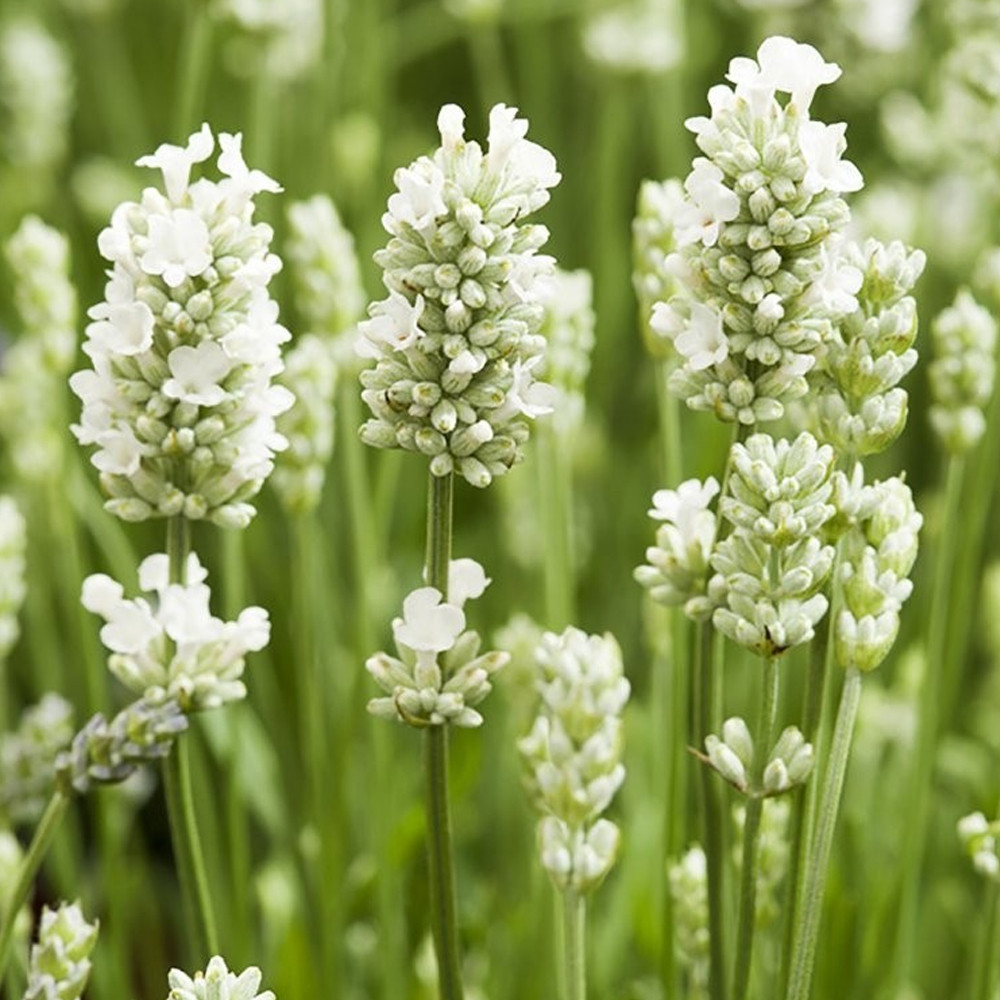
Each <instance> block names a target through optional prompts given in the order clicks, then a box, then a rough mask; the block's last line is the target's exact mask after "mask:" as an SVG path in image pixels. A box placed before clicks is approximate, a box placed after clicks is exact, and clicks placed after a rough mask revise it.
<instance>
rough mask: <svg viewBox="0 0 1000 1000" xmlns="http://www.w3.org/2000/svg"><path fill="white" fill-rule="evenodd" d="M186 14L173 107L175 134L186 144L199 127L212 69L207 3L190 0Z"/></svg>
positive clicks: (209, 16) (210, 24)
mask: <svg viewBox="0 0 1000 1000" xmlns="http://www.w3.org/2000/svg"><path fill="white" fill-rule="evenodd" d="M186 7H187V9H186V11H185V15H184V16H185V25H184V37H183V39H182V41H181V47H180V59H179V63H178V67H177V77H176V79H177V80H178V81H179V87H180V94H179V98H178V101H177V104H176V105H175V107H176V109H177V112H176V114H177V117H176V119H175V120H174V135H176V136H177V140H178V142H181V143H183V142H185V141H186V140H187V137H188V135H189V134H190V133H191V132H193V131H194V130H195V129H197V127H198V118H199V117H200V115H201V111H200V110H199V109H201V108H202V107H203V105H204V103H205V94H206V93H207V91H208V77H209V71H210V70H211V67H212V18H211V15H210V14H209V10H208V0H189V2H188V3H187V5H186Z"/></svg>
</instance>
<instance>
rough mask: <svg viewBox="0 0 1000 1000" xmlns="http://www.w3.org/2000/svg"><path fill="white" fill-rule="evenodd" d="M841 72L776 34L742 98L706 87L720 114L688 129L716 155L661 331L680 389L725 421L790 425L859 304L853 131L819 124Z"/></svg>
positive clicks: (744, 67) (693, 210)
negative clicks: (851, 238) (849, 148)
mask: <svg viewBox="0 0 1000 1000" xmlns="http://www.w3.org/2000/svg"><path fill="white" fill-rule="evenodd" d="M839 76H840V67H839V66H837V65H836V64H834V63H827V62H824V60H823V57H822V56H821V55H820V54H819V52H817V51H816V49H814V48H813V47H812V46H810V45H801V44H798V43H797V42H795V41H793V40H792V39H790V38H784V37H780V36H779V37H772V38H768V39H766V40H765V41H764V42H763V43H762V44H761V46H760V48H759V50H758V52H757V60H756V61H754V60H752V59H747V58H738V59H733V60H732V62H731V63H730V65H729V73H728V74H727V79H728V80H730V81H731V82H732V83H733V84H735V89H731V88H729V87H727V86H725V85H719V86H715V87H713V88H712V89H711V90H710V91H709V95H708V98H709V105H710V107H711V115H710V117H707V118H706V117H699V118H692V119H689V120H688V121H687V122H686V125H687V127H688V128H689V129H690V130H691V131H692V132H693V133H694V134H695V137H696V142H697V143H698V146H699V148H700V149H701V150H702V152H703V153H704V154H705V156H704V157H698V158H697V159H695V161H694V164H693V169H692V171H691V173H690V174H689V175H688V177H687V179H686V181H685V182H684V189H685V192H686V195H687V197H686V199H685V202H684V204H683V205H682V206H681V207H680V209H679V210H678V211H677V214H676V218H675V235H676V240H677V244H678V247H679V248H680V249H679V250H678V252H677V253H675V254H672V255H671V256H670V258H669V259H668V264H667V266H668V269H669V270H670V271H671V272H672V273H673V274H675V275H676V276H677V277H678V279H679V281H680V283H681V284H682V286H683V287H682V289H681V290H680V291H679V292H678V293H677V294H675V295H674V296H673V297H671V298H670V299H669V300H668V301H667V302H663V303H659V304H658V305H657V306H656V311H655V313H654V317H653V328H654V330H655V331H656V332H658V333H659V334H660V335H661V336H663V337H666V338H667V339H669V340H671V341H672V342H673V344H674V347H675V348H676V349H677V352H678V353H679V355H680V356H681V358H682V359H683V363H682V365H681V366H680V367H679V368H678V369H677V370H676V371H675V372H674V373H673V374H672V376H671V378H670V387H671V390H672V391H673V392H674V393H676V394H677V395H679V396H680V397H682V398H683V399H684V400H686V402H687V404H688V406H690V407H691V408H693V409H696V410H706V411H710V412H713V413H715V415H716V416H717V417H719V418H720V419H721V420H725V421H739V422H740V423H743V424H755V423H760V422H763V421H769V420H777V419H778V418H780V417H781V416H782V414H783V413H784V409H785V404H786V403H787V402H788V401H790V400H793V399H797V398H800V397H801V396H803V395H805V393H806V391H807V382H806V374H807V373H808V372H809V371H810V370H811V369H812V367H813V365H814V364H815V362H816V350H817V348H818V347H819V346H820V344H821V343H822V342H823V340H824V339H825V338H826V337H827V336H828V335H829V332H830V329H831V325H832V324H833V323H835V322H836V321H837V320H839V319H840V318H841V317H842V316H843V315H844V314H845V313H849V312H851V311H853V310H854V309H855V308H857V303H856V301H855V300H854V298H853V292H855V291H857V275H856V273H855V272H854V271H853V270H851V269H845V268H843V267H841V266H840V264H839V262H838V261H837V259H836V255H835V254H834V253H833V252H832V251H833V243H834V237H835V235H836V234H837V233H838V232H839V231H840V230H842V229H843V227H844V226H845V225H846V223H847V221H848V218H849V214H850V213H849V210H848V208H847V204H846V202H845V201H844V199H843V198H842V197H841V195H842V194H843V193H845V192H850V191H857V190H859V189H860V188H861V187H862V183H863V182H862V179H861V174H860V173H859V172H858V170H857V168H856V167H855V166H854V164H852V163H850V162H848V161H847V160H842V159H841V155H842V153H843V151H844V148H845V146H846V141H845V139H844V133H845V129H846V127H845V126H844V125H843V124H837V125H826V124H824V123H822V122H819V121H814V120H812V119H810V117H809V108H810V104H811V102H812V99H813V96H814V95H815V92H816V90H817V88H818V87H820V86H821V85H823V84H827V83H832V82H833V81H834V80H836V79H837V78H838V77H839ZM778 93H784V94H789V95H790V97H789V100H788V101H787V102H786V103H781V102H780V101H778V100H777V98H776V96H775V95H776V94H778Z"/></svg>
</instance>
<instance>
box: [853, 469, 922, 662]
mask: <svg viewBox="0 0 1000 1000" xmlns="http://www.w3.org/2000/svg"><path fill="white" fill-rule="evenodd" d="M861 489H862V490H863V492H864V494H865V495H864V496H863V497H862V499H861V500H860V501H858V504H857V509H858V514H857V517H856V527H855V528H854V529H853V530H852V531H851V532H850V534H848V535H847V536H846V537H845V539H844V543H843V545H844V548H843V552H844V559H843V562H842V564H841V566H840V585H841V588H842V592H843V603H842V606H841V611H840V614H839V615H838V616H837V622H836V626H835V629H834V651H835V654H836V657H837V661H838V663H840V665H841V666H842V667H844V668H847V667H855V668H857V669H858V670H863V671H867V670H874V669H875V668H876V667H877V666H878V665H879V664H880V663H881V662H882V661H883V660H884V659H885V657H886V656H887V655H888V653H889V650H890V649H891V648H892V645H893V643H894V642H895V641H896V636H897V634H898V632H899V614H900V611H901V609H902V606H903V603H904V602H905V601H906V600H907V598H908V597H909V596H910V594H911V593H912V591H913V584H912V583H911V582H910V579H909V575H910V571H911V570H912V569H913V564H914V562H915V561H916V558H917V548H918V534H919V531H920V528H921V525H922V524H923V517H922V516H921V515H920V513H919V512H918V511H917V509H916V507H915V506H914V504H913V494H912V493H911V492H910V488H909V487H908V486H907V485H906V483H905V482H904V481H903V480H902V479H901V478H900V477H898V476H897V477H893V478H891V479H887V480H885V481H884V482H877V483H874V484H873V485H872V486H870V487H862V488H861Z"/></svg>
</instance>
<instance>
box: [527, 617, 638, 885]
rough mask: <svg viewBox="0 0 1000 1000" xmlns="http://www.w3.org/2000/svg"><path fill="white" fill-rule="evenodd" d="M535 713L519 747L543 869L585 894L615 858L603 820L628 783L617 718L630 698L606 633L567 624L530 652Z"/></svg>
mask: <svg viewBox="0 0 1000 1000" xmlns="http://www.w3.org/2000/svg"><path fill="white" fill-rule="evenodd" d="M535 658H536V661H537V664H538V668H539V676H538V681H537V687H538V692H539V694H540V695H541V705H540V707H539V714H538V716H537V718H536V719H535V722H534V725H533V726H532V728H531V731H530V732H529V733H528V735H527V736H525V737H523V738H522V739H521V740H520V741H519V743H518V748H519V749H520V751H521V756H522V758H523V759H524V762H525V764H526V765H527V767H528V769H529V770H528V778H527V783H528V788H529V790H530V792H531V794H532V797H533V798H534V800H535V804H536V806H537V808H538V809H539V811H540V812H542V813H543V819H542V820H541V821H540V823H539V826H538V846H539V852H540V855H541V860H542V865H543V867H544V868H545V870H546V871H547V872H548V874H549V876H550V878H551V879H552V880H553V882H554V883H555V884H556V885H557V886H558V887H559V888H564V889H565V888H572V889H573V890H575V891H577V892H588V891H590V890H592V889H594V888H596V886H597V885H599V884H600V882H601V881H602V880H603V878H604V876H605V875H607V873H608V872H609V871H610V869H611V866H612V864H613V863H614V860H615V852H616V849H617V846H618V839H619V835H618V829H617V827H616V826H615V825H614V824H613V823H611V822H609V821H608V820H606V819H602V818H600V815H601V813H603V812H604V810H605V809H607V807H608V805H609V804H610V802H611V800H612V798H613V797H614V795H615V793H616V792H617V791H618V789H619V788H620V787H621V784H622V782H623V781H624V780H625V767H624V765H623V764H622V761H621V756H622V720H621V713H622V710H623V709H624V706H625V703H626V701H628V696H629V683H628V681H627V680H626V679H625V678H624V676H623V675H622V660H621V651H620V650H619V648H618V643H617V642H616V641H615V640H614V638H613V637H612V636H611V635H604V636H599V635H590V636H588V635H587V634H586V633H584V632H582V631H580V629H577V628H573V627H569V628H567V629H566V630H565V631H564V632H563V633H562V634H561V635H556V634H555V633H552V632H546V633H545V634H544V635H543V636H542V639H541V642H540V643H539V645H538V648H537V649H536V651H535Z"/></svg>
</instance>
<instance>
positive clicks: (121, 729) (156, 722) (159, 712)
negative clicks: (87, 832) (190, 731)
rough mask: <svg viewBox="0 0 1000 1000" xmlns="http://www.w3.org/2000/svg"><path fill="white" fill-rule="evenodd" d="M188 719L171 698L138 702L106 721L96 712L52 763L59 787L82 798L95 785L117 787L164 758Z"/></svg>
mask: <svg viewBox="0 0 1000 1000" xmlns="http://www.w3.org/2000/svg"><path fill="white" fill-rule="evenodd" d="M187 726H188V720H187V715H186V714H185V713H184V711H183V709H182V708H181V706H180V705H179V704H178V703H177V701H176V700H174V699H173V698H168V699H166V700H157V701H155V702H154V701H148V700H146V699H145V698H139V699H137V700H136V701H134V702H132V704H131V705H129V706H127V707H126V708H123V709H122V710H121V711H120V712H119V713H118V714H117V715H116V716H115V717H114V718H113V719H112V720H111V721H110V722H108V721H107V719H105V717H104V716H103V715H102V714H100V713H98V714H97V715H95V716H93V718H91V719H90V721H89V722H88V723H87V724H86V725H85V726H84V727H83V729H81V730H80V732H78V733H77V734H76V736H75V737H73V742H72V744H71V745H70V747H69V749H67V750H64V751H63V752H62V753H60V754H59V756H58V758H57V759H56V776H57V779H58V782H59V786H60V787H61V788H62V789H63V790H64V791H66V792H70V791H73V792H76V793H77V794H78V795H85V794H86V793H87V792H89V791H90V790H91V788H93V786H94V785H108V784H117V783H118V782H121V781H124V780H125V779H126V778H128V777H129V776H130V775H131V774H133V773H134V772H135V771H136V769H137V768H138V767H140V766H141V765H142V764H150V763H153V762H155V761H158V760H160V759H161V758H163V757H166V756H167V754H169V753H170V750H171V748H172V747H173V745H174V740H175V739H176V738H177V737H178V735H179V734H180V733H182V732H184V730H185V729H187Z"/></svg>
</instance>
